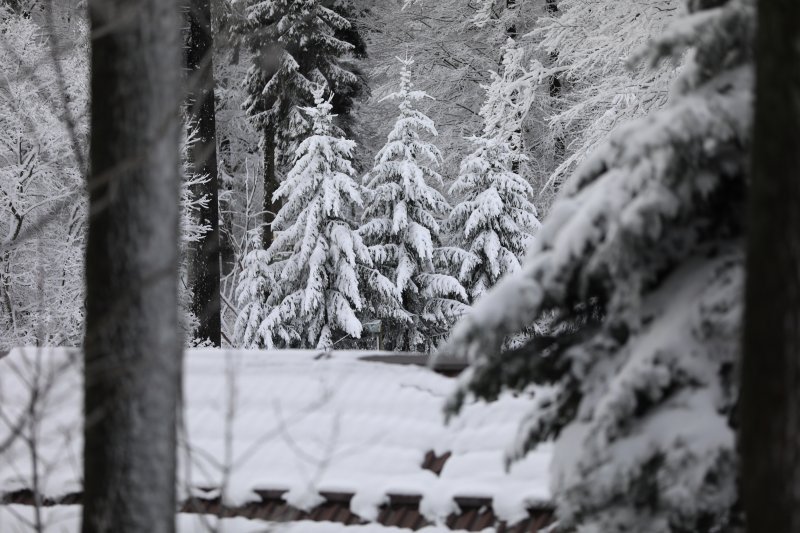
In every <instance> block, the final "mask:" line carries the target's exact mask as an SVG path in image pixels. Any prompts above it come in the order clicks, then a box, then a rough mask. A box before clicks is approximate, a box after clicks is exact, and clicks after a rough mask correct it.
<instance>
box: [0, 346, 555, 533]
mask: <svg viewBox="0 0 800 533" xmlns="http://www.w3.org/2000/svg"><path fill="white" fill-rule="evenodd" d="M359 355H362V354H358V353H353V352H349V353H348V352H335V353H334V354H333V356H332V357H330V358H319V357H318V352H313V351H293V352H290V351H282V352H257V351H220V350H212V349H198V350H189V351H188V352H187V354H186V364H185V383H184V390H185V403H186V413H185V418H186V427H185V431H181V435H182V436H183V437H184V438H182V443H181V448H180V451H179V453H180V459H181V469H180V492H181V497H182V498H183V497H185V496H187V495H188V494H195V495H200V496H216V495H220V493H221V495H222V498H223V500H224V501H226V502H227V503H229V504H232V505H239V504H243V503H245V502H248V501H258V500H259V496H258V495H257V494H256V492H254V491H256V490H287V491H288V492H287V494H286V495H285V496H284V497H285V499H286V500H287V501H288V502H289V503H290V504H292V505H294V506H296V507H298V508H301V509H309V508H311V507H313V506H314V505H316V504H318V503H320V502H321V501H322V498H321V496H320V492H328V491H330V492H346V493H352V494H354V497H353V499H352V501H351V510H352V511H353V512H354V513H355V514H357V515H359V516H361V517H362V518H364V519H366V520H372V519H374V518H375V517H376V516H377V511H378V507H379V506H380V505H381V504H382V503H385V502H386V501H387V495H388V494H417V495H421V496H422V500H421V502H420V511H421V512H422V513H424V514H425V515H426V517H427V518H428V519H429V520H431V521H432V522H436V521H437V520H442V519H443V518H445V517H447V516H448V515H449V514H451V513H457V512H458V507H457V506H456V504H455V502H454V499H453V498H454V497H456V496H461V497H483V498H490V499H491V500H492V502H493V507H494V511H495V513H496V514H497V515H498V517H499V518H500V519H502V520H508V521H511V522H514V521H516V520H519V519H522V518H524V517H526V516H527V511H526V509H527V508H528V507H530V506H531V505H534V504H537V503H542V502H546V501H548V500H549V497H550V494H549V491H548V468H549V461H550V455H551V453H550V450H549V449H544V448H542V449H539V450H537V451H535V452H533V453H531V454H530V455H529V456H528V457H527V458H525V459H524V460H523V461H521V462H519V463H517V464H515V465H513V466H512V467H511V469H510V470H509V471H508V472H507V471H506V470H505V469H504V461H503V459H504V450H505V447H506V446H507V445H508V444H509V443H511V442H512V441H513V439H514V436H515V432H516V429H517V427H518V424H519V421H520V418H521V417H522V416H523V415H524V413H525V412H526V406H527V405H529V402H530V399H529V398H527V397H515V396H512V395H504V396H502V397H501V399H500V400H499V401H498V402H495V403H492V404H485V403H473V404H471V405H469V406H468V407H467V408H466V409H465V411H464V413H463V414H462V416H460V417H459V418H457V419H455V420H453V421H451V422H450V424H449V425H445V424H444V423H443V422H444V421H443V415H442V403H443V401H444V399H445V398H446V397H447V395H448V394H449V393H450V391H452V389H453V387H454V385H455V380H453V379H451V378H447V377H444V376H441V375H438V374H435V373H433V372H431V371H430V370H428V369H426V368H421V367H414V366H402V365H389V364H384V363H376V362H365V361H360V360H358V356H359ZM34 389H37V390H38V391H39V392H38V394H39V399H38V401H37V402H36V404H35V406H34V412H35V413H36V417H35V423H34V424H33V426H32V427H33V428H35V431H34V432H33V433H31V432H30V431H29V429H30V427H31V426H30V425H26V427H25V429H23V432H22V436H21V437H22V438H20V437H18V438H17V439H16V440H14V442H13V444H12V445H11V448H10V449H9V450H7V451H6V452H5V453H3V454H2V456H1V457H0V492H10V491H15V490H20V489H29V488H32V486H33V481H32V480H33V476H32V471H33V469H32V466H31V465H32V462H31V456H32V455H31V444H32V441H31V439H29V438H27V437H29V436H30V435H32V434H33V435H35V436H36V439H35V441H36V442H35V444H36V450H37V457H38V459H39V464H40V472H39V487H40V490H41V492H42V493H43V494H44V495H45V496H46V497H51V498H59V497H61V496H64V495H65V494H69V493H72V492H78V491H80V489H81V486H80V478H81V450H82V439H81V424H80V413H81V405H82V387H81V367H80V357H79V354H78V352H76V351H69V350H63V349H46V350H37V349H33V348H28V349H18V350H14V351H12V352H11V353H10V354H9V355H8V356H7V357H5V358H3V359H0V405H2V418H0V442H3V441H4V440H6V438H7V437H8V435H9V433H10V428H13V427H14V426H15V425H16V424H15V423H14V421H16V420H19V419H20V417H21V416H22V417H24V413H25V412H26V411H27V410H28V408H29V407H30V399H31V391H32V390H34ZM431 450H432V451H434V452H436V453H437V454H443V453H445V452H448V451H449V452H451V453H452V456H451V457H450V459H449V460H448V461H447V462H446V464H445V466H444V469H443V471H442V472H441V475H439V476H437V475H436V474H434V473H433V472H431V471H429V470H423V469H422V468H421V464H422V462H423V458H424V456H425V454H426V452H428V451H431ZM7 512H8V511H7ZM0 529H1V530H2V531H7V529H6V528H5V527H0ZM237 531H238V530H237ZM292 531H295V530H292ZM297 531H299V530H297ZM303 531H310V530H308V529H303ZM315 531H316V530H315ZM320 531H323V530H320ZM324 531H328V530H324ZM331 531H334V530H331Z"/></svg>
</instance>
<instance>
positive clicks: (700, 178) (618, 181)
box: [444, 0, 755, 533]
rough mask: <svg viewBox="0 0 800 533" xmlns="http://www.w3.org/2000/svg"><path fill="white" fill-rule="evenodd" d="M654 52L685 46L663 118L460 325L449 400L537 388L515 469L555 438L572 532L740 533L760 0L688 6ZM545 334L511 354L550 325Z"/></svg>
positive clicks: (585, 172) (623, 138)
mask: <svg viewBox="0 0 800 533" xmlns="http://www.w3.org/2000/svg"><path fill="white" fill-rule="evenodd" d="M688 5H689V14H688V15H687V16H685V17H684V18H682V19H680V20H679V21H678V22H677V23H676V24H674V25H672V26H670V27H669V28H668V29H667V30H666V31H665V32H664V34H663V35H662V36H661V37H659V38H656V39H655V40H654V41H653V42H651V43H650V44H649V45H648V46H647V47H646V48H645V49H644V51H643V52H642V53H641V54H640V56H639V59H645V60H647V61H649V63H650V64H655V63H656V62H657V61H660V60H663V59H664V58H668V57H673V58H674V57H677V56H678V55H680V54H682V53H684V52H685V51H686V50H687V49H689V50H690V51H689V54H688V61H687V63H686V65H685V67H684V69H683V72H682V75H681V77H680V78H679V79H678V80H677V82H676V85H675V87H674V88H673V92H672V94H671V99H670V102H669V104H668V105H667V107H666V108H665V109H663V110H660V111H656V112H654V113H651V114H650V115H648V116H647V117H645V118H642V119H638V120H636V121H633V122H631V123H629V124H627V125H625V126H622V127H620V128H619V129H618V130H617V131H616V132H615V133H614V134H613V135H611V137H610V138H609V139H608V140H607V142H605V143H604V144H603V145H602V146H601V147H599V148H598V149H597V150H596V151H595V152H594V153H593V154H592V155H591V157H590V158H589V159H588V160H587V161H585V162H584V163H583V164H582V165H581V166H580V167H579V168H578V170H577V171H576V172H575V173H574V174H573V175H572V176H571V177H570V179H569V180H568V181H567V182H566V183H565V185H564V187H563V189H562V191H561V194H560V197H559V198H558V200H557V201H556V203H555V204H554V206H553V208H552V211H551V213H550V214H549V216H548V217H547V218H546V219H545V221H544V224H543V226H542V228H541V230H540V231H539V233H538V234H537V237H536V240H535V244H534V246H533V249H532V251H531V253H530V256H529V258H528V259H527V261H526V264H525V265H523V267H522V269H521V270H520V271H519V272H518V273H516V274H513V275H511V276H508V277H506V278H505V279H504V280H502V281H500V282H499V283H498V285H496V286H495V288H493V289H492V290H491V291H489V292H488V293H487V294H486V295H485V296H484V297H483V298H482V299H481V300H479V301H478V302H477V303H476V305H475V307H474V308H473V311H472V312H471V313H470V314H469V315H468V316H467V317H466V318H465V319H464V320H463V321H461V322H460V324H459V325H457V326H456V328H455V330H454V333H453V335H452V337H451V340H450V341H449V343H448V345H447V346H446V348H445V349H444V353H448V354H453V355H458V356H466V357H468V358H469V359H470V360H471V361H472V363H473V365H472V368H471V369H470V371H469V372H468V373H467V374H466V375H465V376H464V377H463V378H462V380H461V386H460V388H459V391H458V393H457V394H456V395H455V396H453V398H452V399H451V401H450V402H449V410H450V411H451V412H454V411H457V410H458V409H459V408H460V406H461V405H462V403H463V402H464V400H465V399H466V398H467V397H468V396H470V395H476V396H478V397H482V398H485V399H493V398H496V397H497V395H498V393H499V391H500V390H502V389H503V388H512V389H524V388H527V387H528V386H529V385H531V384H537V385H539V386H540V388H539V389H538V397H537V398H536V400H535V402H534V405H533V409H532V410H531V412H530V414H529V415H528V417H527V418H526V421H525V422H524V423H523V425H522V427H521V428H520V432H519V436H518V439H517V441H516V443H515V444H514V446H513V447H512V449H511V451H510V455H509V459H510V460H513V459H514V458H517V457H520V456H521V455H522V454H524V453H526V451H527V450H530V449H531V448H533V447H534V446H536V445H537V444H538V443H540V442H542V441H544V440H548V439H554V440H555V450H556V452H555V457H554V461H553V465H552V481H551V483H552V488H553V492H554V494H555V498H556V504H557V511H558V517H559V520H560V522H561V524H560V526H559V527H560V528H561V529H563V530H565V531H571V530H577V531H579V532H581V533H610V532H614V533H634V532H635V533H640V532H643V531H646V532H648V533H686V532H709V533H710V532H716V531H736V530H737V529H736V527H737V524H739V523H740V522H739V521H738V520H739V517H738V516H737V511H736V502H737V490H736V483H737V453H736V446H735V431H734V427H733V425H732V417H733V411H734V408H735V403H736V398H737V390H736V378H735V376H736V371H735V367H736V364H737V355H738V344H739V324H740V315H741V306H742V302H741V292H742V281H743V265H742V256H743V250H742V242H741V237H742V231H743V228H742V221H743V220H744V218H745V217H744V193H745V186H746V175H747V169H748V165H747V163H748V151H749V145H750V129H751V106H752V89H751V86H752V81H753V76H752V65H751V63H752V37H753V32H754V20H755V12H754V8H753V1H752V0H728V1H695V0H692V1H690V2H689V4H688ZM543 318H548V319H551V321H550V323H551V330H550V332H549V334H548V335H540V336H538V337H536V338H534V339H533V340H532V341H531V342H530V343H529V344H527V345H526V346H523V347H520V348H517V349H514V350H511V351H507V352H502V351H501V347H502V345H503V342H504V340H505V339H506V338H507V337H508V336H509V335H512V334H514V333H515V332H517V331H520V330H522V329H524V328H526V327H529V326H530V325H531V324H532V323H533V322H534V321H536V320H538V319H543Z"/></svg>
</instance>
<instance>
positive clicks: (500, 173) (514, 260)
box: [447, 137, 539, 301]
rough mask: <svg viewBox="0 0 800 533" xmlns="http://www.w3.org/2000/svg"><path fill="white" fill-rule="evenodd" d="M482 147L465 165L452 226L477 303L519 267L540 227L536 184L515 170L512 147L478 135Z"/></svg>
mask: <svg viewBox="0 0 800 533" xmlns="http://www.w3.org/2000/svg"><path fill="white" fill-rule="evenodd" d="M474 141H475V143H476V144H477V145H478V147H477V149H476V150H475V151H474V152H473V153H471V154H469V155H468V156H467V157H466V158H465V159H464V161H462V163H461V170H460V172H459V176H458V179H457V180H456V181H455V183H453V185H452V186H451V187H450V194H451V196H454V197H457V198H463V200H462V201H461V202H460V203H459V204H458V205H456V207H455V208H454V209H453V211H452V212H451V213H450V218H449V219H448V223H447V226H448V229H449V231H450V232H451V234H452V235H453V236H454V242H453V244H455V245H456V246H457V247H456V248H451V249H449V251H450V252H451V253H452V254H453V256H454V257H453V259H456V261H455V262H457V263H458V264H460V265H461V267H460V270H459V274H458V279H459V281H460V282H461V284H462V285H463V286H464V287H465V288H466V290H467V294H469V297H470V299H471V300H472V301H474V300H475V299H477V298H478V297H479V296H481V295H482V294H483V293H484V292H486V290H487V289H489V288H490V287H492V286H494V284H495V283H497V281H498V280H499V279H500V277H501V276H505V275H507V274H511V273H514V272H516V271H517V270H519V268H520V261H521V260H522V256H523V255H524V254H525V252H526V251H527V248H528V246H529V245H530V242H531V238H532V235H533V232H534V231H536V229H537V228H538V227H539V221H538V220H537V218H536V207H535V206H534V205H533V203H532V202H531V201H530V198H531V197H532V196H533V188H532V187H531V186H530V184H529V183H528V182H526V181H525V180H524V179H522V177H520V175H519V174H517V173H515V172H514V171H512V170H511V163H512V157H513V155H512V153H511V150H510V149H509V145H508V143H506V142H502V141H500V140H498V139H497V138H486V137H477V138H475V139H474Z"/></svg>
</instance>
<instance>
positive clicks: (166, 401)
mask: <svg viewBox="0 0 800 533" xmlns="http://www.w3.org/2000/svg"><path fill="white" fill-rule="evenodd" d="M88 4H89V16H90V23H91V35H92V41H91V55H92V57H91V95H92V100H91V139H92V140H91V148H90V157H91V169H90V175H89V178H88V186H89V192H90V204H89V205H90V217H89V236H88V242H87V249H86V284H87V287H86V289H87V294H86V304H87V316H86V338H85V341H84V349H85V380H86V381H85V404H84V409H85V416H86V422H85V429H84V437H85V444H84V456H83V461H84V498H83V503H84V506H83V524H82V531H83V532H84V533H112V532H113V533H172V532H173V531H174V530H175V509H176V507H175V463H176V414H177V406H178V390H179V384H180V374H181V355H182V353H181V352H182V348H181V345H182V335H181V332H180V328H179V324H178V268H179V257H178V256H179V254H178V238H179V230H178V223H179V187H180V170H179V169H180V166H179V164H180V162H179V144H180V143H179V139H180V116H179V110H180V102H181V97H182V91H181V67H182V62H181V40H180V10H179V8H178V4H177V1H176V0H135V1H134V0H89V2H88Z"/></svg>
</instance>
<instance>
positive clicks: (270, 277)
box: [236, 90, 372, 348]
mask: <svg viewBox="0 0 800 533" xmlns="http://www.w3.org/2000/svg"><path fill="white" fill-rule="evenodd" d="M315 96H316V107H314V108H306V109H305V112H306V113H308V115H309V117H310V118H311V120H312V123H313V135H311V136H310V137H308V138H307V139H306V140H304V141H303V142H302V143H301V144H300V146H299V147H298V149H297V153H296V155H295V163H294V166H293V167H292V170H291V171H290V172H289V174H288V175H287V176H286V179H285V180H284V181H283V182H282V183H281V185H280V187H278V190H277V191H275V198H276V199H279V198H282V199H284V204H283V206H282V207H281V210H280V211H279V212H278V214H277V216H276V217H275V221H274V222H273V227H275V228H276V229H278V232H277V235H276V238H275V241H274V242H273V243H272V246H270V248H269V249H268V250H258V249H256V250H253V251H251V252H250V253H249V254H248V255H247V257H246V258H245V269H244V272H243V275H242V277H241V281H240V283H239V286H238V289H237V292H238V300H239V307H240V313H239V317H238V318H237V321H236V336H237V338H238V339H239V340H240V341H241V343H242V345H244V346H261V347H268V348H271V347H273V346H276V345H277V346H306V347H307V346H312V347H314V346H316V347H318V348H330V347H331V346H332V345H333V344H334V343H335V342H336V341H338V340H339V338H340V337H351V338H359V337H360V336H361V330H362V326H361V321H360V320H359V318H358V317H357V316H356V313H357V312H358V310H360V309H361V307H362V296H361V286H362V285H363V284H364V283H365V280H363V279H362V277H363V276H364V275H365V271H364V270H363V269H362V268H361V267H364V268H366V269H369V270H371V268H370V267H371V264H372V263H371V261H370V254H369V251H368V250H367V247H366V246H365V245H364V244H363V242H362V240H361V236H360V235H359V234H358V233H357V232H356V231H355V229H354V228H353V225H352V222H351V221H352V220H353V217H354V216H355V209H356V208H358V207H361V205H362V200H361V192H360V188H359V186H358V184H357V183H356V181H355V179H354V178H353V175H354V170H353V167H352V164H351V159H352V153H353V150H354V148H355V143H354V142H353V141H350V140H347V139H344V138H339V137H336V136H334V135H333V125H332V122H331V119H332V117H331V114H330V110H331V104H330V99H328V100H325V99H324V98H323V96H322V90H318V91H317V92H316V95H315Z"/></svg>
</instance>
